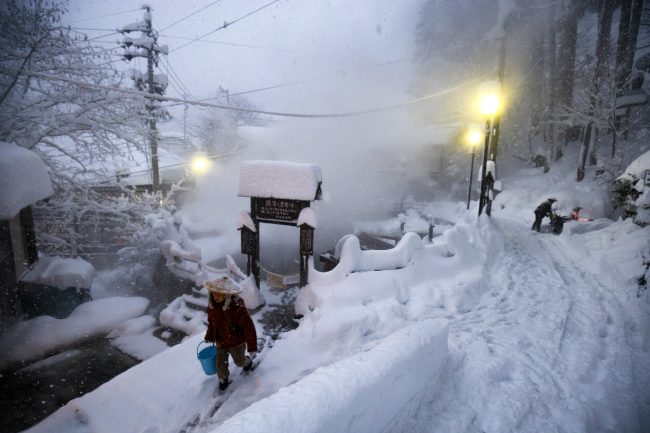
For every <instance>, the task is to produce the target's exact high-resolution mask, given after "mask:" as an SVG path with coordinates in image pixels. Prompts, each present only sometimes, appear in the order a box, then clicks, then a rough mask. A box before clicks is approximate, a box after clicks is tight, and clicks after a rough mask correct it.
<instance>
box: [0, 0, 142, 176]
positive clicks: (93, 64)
mask: <svg viewBox="0 0 650 433" xmlns="http://www.w3.org/2000/svg"><path fill="white" fill-rule="evenodd" d="M63 13H65V8H64V7H63V6H62V5H61V4H50V3H48V2H46V1H43V0H34V1H32V2H22V1H16V0H10V1H8V2H7V3H6V5H5V6H4V7H3V8H2V10H0V27H1V28H2V29H3V30H2V32H0V119H2V121H1V122H0V140H3V141H8V142H15V143H16V144H18V145H20V146H23V147H26V148H28V149H34V150H36V151H37V152H39V153H41V155H42V156H43V159H44V160H45V162H46V163H47V164H49V165H50V167H51V168H52V175H53V181H54V182H55V184H56V185H57V186H62V185H63V184H64V183H70V182H72V183H74V181H75V178H76V175H78V174H80V173H83V172H85V171H86V165H87V164H88V163H91V162H94V161H97V160H103V159H106V158H108V157H109V156H110V155H111V154H113V153H115V152H122V153H123V152H124V145H125V144H126V145H128V146H136V147H141V146H142V145H143V144H144V143H143V140H142V135H141V134H142V122H141V121H140V119H139V117H138V115H137V114H138V112H139V110H140V109H141V107H142V104H143V102H142V98H140V97H135V96H125V95H124V94H123V93H118V92H111V91H107V90H105V89H102V90H99V89H97V88H92V87H91V86H88V85H102V86H109V87H118V86H120V84H121V77H120V75H119V73H118V72H117V71H116V70H115V69H114V68H113V67H112V59H111V58H110V57H109V56H107V55H106V53H105V51H104V50H102V49H100V48H97V47H93V46H92V45H91V44H90V43H89V42H88V41H87V40H86V37H85V35H83V34H78V33H75V32H74V31H73V30H71V29H69V28H66V27H64V26H62V25H61V24H60V19H61V16H62V14H63ZM118 145H119V146H121V148H120V149H116V147H117V146H118Z"/></svg>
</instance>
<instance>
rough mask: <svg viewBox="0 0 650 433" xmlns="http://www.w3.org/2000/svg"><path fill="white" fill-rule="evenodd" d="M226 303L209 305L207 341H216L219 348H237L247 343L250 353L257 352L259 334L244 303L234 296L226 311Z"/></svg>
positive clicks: (211, 303) (210, 303)
mask: <svg viewBox="0 0 650 433" xmlns="http://www.w3.org/2000/svg"><path fill="white" fill-rule="evenodd" d="M224 303H225V301H224V302H209V303H208V330H207V332H206V333H205V340H206V341H214V342H216V343H217V346H218V347H227V348H230V347H235V346H238V345H240V344H242V343H244V342H245V343H246V346H247V348H248V351H249V352H257V332H256V331H255V324H254V323H253V320H252V319H251V317H250V316H249V315H248V310H247V309H246V305H245V304H244V301H243V300H242V299H241V298H240V297H238V296H232V297H231V299H230V303H229V304H228V307H227V308H226V309H225V310H224Z"/></svg>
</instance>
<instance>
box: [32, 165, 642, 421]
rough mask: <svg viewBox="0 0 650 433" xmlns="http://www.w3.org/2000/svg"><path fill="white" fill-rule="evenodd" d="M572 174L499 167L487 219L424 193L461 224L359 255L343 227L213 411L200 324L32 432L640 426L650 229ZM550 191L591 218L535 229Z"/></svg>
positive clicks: (438, 214)
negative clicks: (327, 264)
mask: <svg viewBox="0 0 650 433" xmlns="http://www.w3.org/2000/svg"><path fill="white" fill-rule="evenodd" d="M554 168H555V167H554ZM572 171H573V170H571V173H569V171H562V170H552V171H551V172H549V173H547V174H545V175H543V174H542V173H541V169H524V170H522V171H520V172H518V173H516V175H510V176H508V175H505V176H503V182H504V192H503V193H501V194H499V195H498V196H497V197H496V200H495V203H494V206H493V214H492V218H491V219H490V218H487V217H485V216H483V217H481V218H479V219H477V218H476V213H477V203H476V202H472V205H471V207H470V210H469V211H465V203H460V202H459V203H432V204H429V205H427V206H426V207H425V208H423V209H422V214H423V215H427V214H430V215H432V216H433V217H435V218H443V219H445V220H447V221H454V222H455V225H450V226H448V227H447V228H446V229H445V230H444V231H443V232H442V234H441V235H440V236H437V237H435V238H434V239H433V241H432V242H431V243H429V242H428V241H427V240H421V239H420V238H419V236H416V235H414V234H413V233H410V234H407V235H406V236H404V238H403V239H402V240H401V241H400V242H398V243H397V245H396V246H395V248H393V249H392V250H388V251H382V252H379V251H361V250H360V249H358V248H357V246H358V240H357V239H356V238H355V237H354V236H348V237H347V238H345V240H344V241H343V242H341V248H340V250H341V254H340V257H341V263H340V264H339V266H337V268H335V269H334V270H332V271H330V272H327V273H316V272H315V271H314V270H313V269H310V276H309V277H310V284H309V285H308V286H307V287H305V288H303V289H301V293H300V296H299V302H298V303H299V304H300V305H301V306H302V311H303V313H304V317H303V318H301V319H300V320H299V326H298V328H297V329H295V330H293V331H289V332H286V333H283V334H281V337H280V339H278V340H277V341H275V342H274V344H273V346H272V347H270V348H267V349H265V352H263V356H264V359H263V362H262V363H261V364H260V365H259V367H258V368H257V369H256V370H255V372H253V373H252V374H251V375H249V376H240V375H239V372H238V369H237V368H235V367H234V366H233V365H231V375H232V376H231V377H232V378H233V380H234V381H233V384H232V385H231V387H232V388H231V391H230V394H229V397H228V399H227V400H226V401H225V402H224V403H223V405H222V406H221V407H220V408H219V410H218V411H217V412H216V413H214V415H213V416H211V412H212V410H211V409H212V405H213V403H214V397H213V393H214V390H215V388H216V379H215V377H214V376H212V377H207V376H205V375H203V372H202V370H201V367H200V365H199V362H198V361H197V359H196V350H197V346H198V344H199V343H200V341H201V338H202V335H195V336H194V337H191V338H189V339H187V340H186V341H184V342H183V343H181V344H179V345H177V346H175V347H172V348H170V349H168V350H165V351H164V352H162V353H160V354H159V355H156V356H153V357H152V358H150V359H148V360H146V361H145V362H143V363H141V364H139V365H138V366H136V367H133V368H131V369H130V370H128V371H126V372H125V373H123V374H121V375H119V376H117V377H115V378H114V379H113V380H111V381H109V382H107V383H105V384H104V385H102V386H101V387H99V388H98V389H96V390H95V391H93V392H91V393H89V394H86V395H84V396H82V397H80V398H77V399H75V400H72V401H71V402H69V403H68V404H67V405H66V406H64V407H62V408H61V409H60V410H58V411H57V412H55V413H54V414H52V415H51V416H50V417H48V418H47V419H45V420H44V421H43V422H41V423H40V424H38V425H36V426H34V427H33V428H32V429H30V430H29V431H30V432H61V431H66V432H97V433H100V432H115V431H119V432H134V433H136V432H137V433H141V432H160V433H162V432H179V431H192V432H195V433H198V432H223V431H229V432H230V431H237V432H240V431H246V432H265V433H269V432H319V431H328V432H348V431H349V432H353V431H354V432H396V433H399V432H405V433H406V432H408V433H412V432H454V433H457V432H458V433H460V432H463V433H464V432H467V433H470V432H486V433H500V432H518V433H519V432H521V433H527V432H531V433H532V432H535V433H538V432H577V433H592V432H603V433H604V432H645V431H648V430H647V427H648V426H649V425H650V400H649V399H648V391H647V390H648V389H650V373H649V371H648V369H647V366H648V365H650V334H649V333H650V297H649V296H648V292H647V290H643V289H639V288H638V286H637V281H636V279H635V277H638V276H640V275H642V274H643V272H644V267H643V260H644V259H645V260H647V257H648V251H650V227H644V228H642V227H639V226H637V225H635V224H633V223H631V222H630V221H611V220H607V219H605V218H603V216H604V215H603V212H604V209H605V208H606V205H605V203H606V201H607V197H606V195H605V194H604V193H603V192H602V188H601V187H600V186H598V185H596V184H595V183H590V182H588V181H585V182H583V183H580V184H576V183H575V181H573V180H572V177H573V173H572ZM551 195H555V196H556V197H558V199H559V202H558V207H559V209H560V210H561V211H562V210H565V209H566V210H570V209H572V207H574V206H576V205H580V206H582V207H584V211H585V216H590V217H593V218H596V220H595V221H591V222H585V223H581V222H569V223H567V224H566V228H565V230H564V232H563V233H562V234H561V235H560V236H554V235H551V234H550V233H544V232H542V233H536V232H531V230H530V225H531V223H532V220H533V210H534V208H535V207H536V206H537V204H539V202H541V201H543V200H545V199H546V197H548V196H551ZM396 223H397V221H391V222H390V223H389V224H387V226H393V225H395V224H396ZM405 223H406V226H407V227H410V226H414V225H420V224H422V223H423V219H422V218H419V219H417V218H416V217H415V215H412V214H410V213H407V214H406V216H405ZM544 224H546V221H545V222H544ZM365 253H368V254H365ZM379 253H381V254H379ZM377 269H378V270H377ZM264 294H265V296H266V295H267V294H268V293H264ZM254 319H255V320H257V319H258V318H257V317H255V316H254ZM258 329H259V328H258Z"/></svg>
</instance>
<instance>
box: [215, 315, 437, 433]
mask: <svg viewBox="0 0 650 433" xmlns="http://www.w3.org/2000/svg"><path fill="white" fill-rule="evenodd" d="M447 335H448V326H447V324H446V322H443V321H439V320H426V321H422V322H418V323H416V324H414V325H411V326H408V327H406V328H403V329H401V330H400V331H397V332H395V333H394V334H392V335H390V336H389V337H387V338H386V339H384V340H382V341H381V342H380V343H379V344H378V345H377V346H375V347H374V348H372V349H370V350H368V351H365V352H360V353H357V354H355V355H353V356H351V357H349V358H346V359H343V360H341V361H339V362H336V363H334V364H330V365H328V366H325V367H322V368H320V369H318V370H316V371H315V372H313V373H312V374H310V375H308V376H306V377H305V378H303V379H302V380H299V381H298V382H296V383H294V384H293V385H291V386H288V387H286V388H282V389H280V390H279V391H278V392H277V393H275V394H273V395H271V396H270V397H269V398H266V399H263V400H260V401H258V402H256V403H254V404H252V405H251V406H249V407H248V408H246V409H244V410H242V411H241V412H239V413H237V414H236V415H235V416H233V417H231V418H229V419H228V420H226V421H225V422H224V423H223V424H222V425H221V426H220V427H219V431H220V432H237V433H243V432H249V433H253V432H269V431H273V432H280V431H300V432H310V433H317V432H318V433H320V432H323V433H325V432H339V433H344V432H370V431H384V430H385V429H386V428H389V427H390V424H391V422H392V421H394V420H395V419H397V417H398V416H399V414H400V413H401V412H402V411H403V409H404V408H405V407H406V406H407V405H408V404H409V402H412V401H413V400H414V399H415V398H417V396H418V395H420V394H421V393H422V392H423V391H424V389H425V388H426V387H431V386H434V385H432V384H435V383H438V382H439V381H438V380H437V378H438V377H439V376H440V375H441V373H442V369H443V367H444V365H445V362H446V360H447V356H448V348H447Z"/></svg>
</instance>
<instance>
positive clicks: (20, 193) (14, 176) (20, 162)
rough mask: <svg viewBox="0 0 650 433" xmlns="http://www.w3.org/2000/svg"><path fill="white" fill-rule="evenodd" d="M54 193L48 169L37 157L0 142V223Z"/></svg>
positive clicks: (30, 152)
mask: <svg viewBox="0 0 650 433" xmlns="http://www.w3.org/2000/svg"><path fill="white" fill-rule="evenodd" d="M53 193H54V191H53V190H52V183H51V182H50V175H49V174H48V171H47V167H46V166H45V163H44V162H43V161H42V160H41V158H40V157H39V156H38V155H37V154H36V153H34V152H32V151H30V150H27V149H24V148H22V147H20V146H16V145H15V144H10V143H6V142H4V141H0V220H9V219H12V218H13V217H15V216H16V215H17V214H18V212H20V210H21V209H22V208H24V207H27V206H29V205H30V204H32V203H35V202H37V201H39V200H42V199H44V198H46V197H49V196H51V195H52V194H53Z"/></svg>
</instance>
